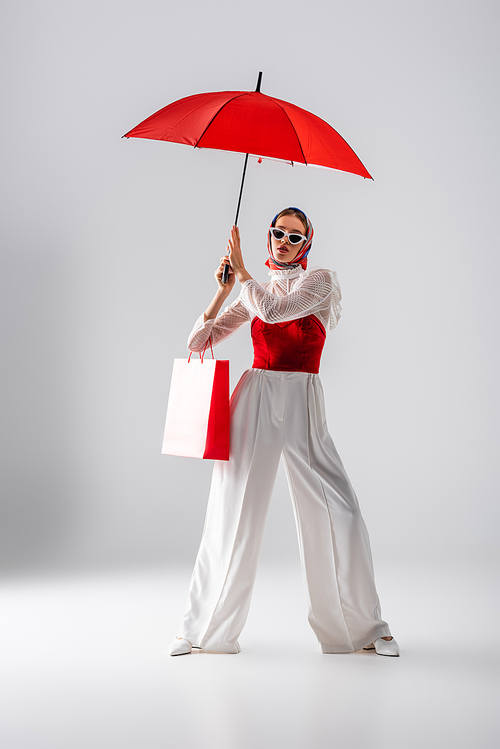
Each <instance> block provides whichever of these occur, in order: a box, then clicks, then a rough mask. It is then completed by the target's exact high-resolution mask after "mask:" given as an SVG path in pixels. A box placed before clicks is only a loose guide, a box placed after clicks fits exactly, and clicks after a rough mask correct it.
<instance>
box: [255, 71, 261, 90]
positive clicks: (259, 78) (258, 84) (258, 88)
mask: <svg viewBox="0 0 500 749" xmlns="http://www.w3.org/2000/svg"><path fill="white" fill-rule="evenodd" d="M261 81H262V71H260V73H259V77H258V79H257V88H256V89H255V90H256V91H259V92H260V82H261Z"/></svg>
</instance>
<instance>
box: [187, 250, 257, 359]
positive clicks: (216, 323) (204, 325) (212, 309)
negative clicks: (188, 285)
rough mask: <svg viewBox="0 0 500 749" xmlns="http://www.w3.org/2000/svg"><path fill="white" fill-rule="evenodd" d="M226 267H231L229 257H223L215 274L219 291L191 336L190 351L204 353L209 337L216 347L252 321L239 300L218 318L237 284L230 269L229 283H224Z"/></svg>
mask: <svg viewBox="0 0 500 749" xmlns="http://www.w3.org/2000/svg"><path fill="white" fill-rule="evenodd" d="M225 265H229V260H228V258H227V257H222V258H221V262H220V265H219V267H218V268H217V270H216V271H215V273H214V275H215V279H216V281H217V285H218V289H217V291H216V293H215V296H214V298H213V299H212V301H211V302H210V304H209V305H208V307H207V308H206V310H205V312H204V314H203V315H200V317H199V318H198V320H197V321H196V323H195V325H194V328H193V330H192V331H191V333H190V335H189V338H188V349H189V350H190V351H198V352H201V351H203V349H204V348H205V346H206V344H207V341H208V339H209V337H211V338H212V345H213V346H215V345H216V344H217V343H220V342H221V341H223V340H224V339H225V338H228V337H229V336H230V335H232V334H233V333H234V332H235V331H236V330H237V329H238V328H239V327H240V326H241V325H243V324H244V323H246V322H248V321H249V320H250V317H249V313H248V310H247V309H246V307H244V306H243V305H242V304H241V302H240V301H239V300H238V299H237V300H236V301H235V302H233V304H231V305H230V306H229V307H226V309H225V310H224V312H223V313H222V315H219V316H218V317H217V315H218V313H219V311H220V309H221V307H222V306H223V304H224V302H225V301H226V299H227V298H228V296H229V294H230V293H231V291H232V289H233V287H234V282H235V275H234V273H233V272H232V270H231V268H230V270H229V277H228V280H227V283H226V284H223V283H222V272H223V270H224V266H225Z"/></svg>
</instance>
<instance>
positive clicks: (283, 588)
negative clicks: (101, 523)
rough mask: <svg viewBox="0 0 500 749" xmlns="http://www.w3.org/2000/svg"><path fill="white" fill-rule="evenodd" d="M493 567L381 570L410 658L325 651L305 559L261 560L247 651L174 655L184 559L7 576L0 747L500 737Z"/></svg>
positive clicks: (365, 743)
mask: <svg viewBox="0 0 500 749" xmlns="http://www.w3.org/2000/svg"><path fill="white" fill-rule="evenodd" d="M488 569H489V568H488V567H487V566H484V567H483V566H476V567H472V568H471V567H470V566H463V567H460V566H457V565H455V564H451V563H450V564H446V565H443V564H441V565H429V566H428V568H426V569H418V570H417V569H415V568H412V569H410V568H401V567H398V568H382V569H379V570H378V571H377V583H378V588H379V594H380V597H381V600H382V610H383V614H384V616H385V618H386V619H387V620H389V621H390V623H391V626H392V628H393V631H394V634H395V635H396V637H397V639H398V641H399V642H400V645H401V647H402V655H401V657H400V658H383V657H380V656H377V655H375V654H374V653H372V652H359V653H354V654H349V655H322V654H320V652H319V651H318V649H317V645H316V642H315V638H314V636H313V633H312V631H311V630H310V628H309V625H308V624H307V620H306V611H305V603H304V598H305V597H304V594H303V590H302V582H301V579H300V572H299V571H298V569H297V567H296V566H294V565H292V566H289V567H287V568H284V567H283V568H281V569H280V568H265V567H263V568H261V569H260V571H259V576H258V579H257V584H256V588H255V593H254V598H253V602H252V608H251V612H250V616H249V619H248V623H247V626H246V628H245V630H244V632H243V634H242V636H241V638H240V643H241V646H242V652H241V653H240V654H239V655H209V654H196V655H194V654H193V655H190V656H183V657H178V658H171V657H169V656H168V654H167V651H168V644H169V642H170V640H171V638H172V637H173V636H174V634H175V630H176V625H177V621H178V619H179V616H180V614H181V613H182V609H183V606H184V601H185V596H186V589H187V584H188V581H189V576H190V570H189V569H178V570H151V571H141V572H139V571H136V572H121V573H113V574H112V573H107V574H105V573H100V574H97V573H96V574H93V575H87V576H83V575H74V576H59V577H57V576H53V577H43V576H39V577H38V578H36V579H35V578H24V579H17V580H14V579H10V580H4V581H3V582H2V583H1V585H0V596H1V605H2V616H1V623H0V647H1V663H0V680H1V683H0V710H1V713H2V718H1V721H0V723H1V727H0V743H1V746H2V747H3V749H14V748H15V749H45V748H47V749H48V748H50V749H101V748H102V749H104V747H106V749H109V748H111V747H120V749H129V748H130V749H136V748H137V749H139V748H140V749H157V748H158V749H160V747H161V748H162V749H163V748H165V749H167V747H168V749H177V748H178V749H184V748H185V749H200V748H201V747H203V748H206V749H211V748H212V747H214V748H215V747H217V749H255V747H259V749H261V748H262V747H264V748H265V747H276V746H279V747H287V749H288V748H289V749H296V748H297V749H298V748H299V747H304V749H305V748H307V749H323V748H325V749H326V747H339V748H341V749H343V748H344V747H355V748H356V749H357V748H358V747H359V748H360V749H363V748H364V747H366V748H367V749H368V747H370V749H378V748H379V747H380V748H381V749H382V747H383V748H384V749H392V748H394V749H396V747H397V748H398V749H401V748H404V749H407V748H411V747H419V748H421V747H425V748H426V749H428V748H429V747H444V746H450V747H454V748H460V747H474V749H478V748H482V747H497V746H499V744H500V733H499V720H498V713H499V712H500V708H499V705H500V700H499V696H500V695H499V689H498V683H499V679H498V676H499V648H498V645H497V639H498V638H497V628H496V623H495V620H498V603H497V599H498V594H497V591H495V588H494V587H493V586H494V579H493V576H492V574H490V573H489V572H488Z"/></svg>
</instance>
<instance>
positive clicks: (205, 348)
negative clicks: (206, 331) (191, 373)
mask: <svg viewBox="0 0 500 749" xmlns="http://www.w3.org/2000/svg"><path fill="white" fill-rule="evenodd" d="M209 344H210V351H211V352H212V359H214V358H215V357H214V350H213V348H212V336H208V341H207V342H206V343H205V346H204V348H203V351H202V352H201V354H200V352H198V356H199V357H200V359H201V363H202V364H203V359H204V356H205V352H206V350H207V347H208V345H209ZM192 355H193V352H192V351H190V352H189V359H188V364H189V362H190V361H191V356H192Z"/></svg>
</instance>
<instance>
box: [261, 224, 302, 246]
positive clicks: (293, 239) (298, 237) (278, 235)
mask: <svg viewBox="0 0 500 749" xmlns="http://www.w3.org/2000/svg"><path fill="white" fill-rule="evenodd" d="M269 231H270V232H271V234H272V235H273V237H274V238H275V239H277V240H278V242H279V241H280V239H283V237H286V238H287V240H288V241H289V242H290V244H300V243H301V242H307V237H304V235H303V234H297V232H294V231H293V232H291V233H290V234H289V233H288V232H287V231H283V229H276V227H275V226H271V227H269Z"/></svg>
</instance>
